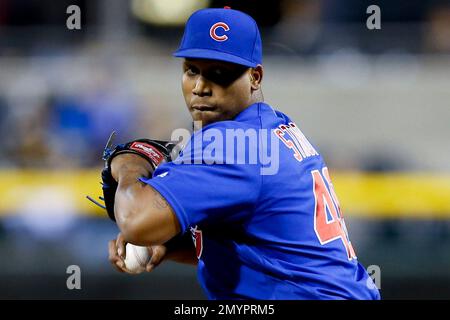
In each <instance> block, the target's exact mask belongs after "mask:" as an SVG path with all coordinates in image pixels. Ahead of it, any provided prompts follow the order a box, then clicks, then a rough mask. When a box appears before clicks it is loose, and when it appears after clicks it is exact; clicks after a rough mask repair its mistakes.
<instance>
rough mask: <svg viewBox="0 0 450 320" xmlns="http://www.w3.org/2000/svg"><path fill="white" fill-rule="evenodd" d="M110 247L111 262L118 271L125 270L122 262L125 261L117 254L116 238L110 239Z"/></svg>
mask: <svg viewBox="0 0 450 320" xmlns="http://www.w3.org/2000/svg"><path fill="white" fill-rule="evenodd" d="M108 247H109V257H108V259H109V262H111V264H112V265H113V267H114V268H115V269H116V270H117V271H119V272H124V271H123V270H122V268H121V264H123V261H122V259H120V257H119V256H118V255H117V247H116V241H115V240H111V241H109V243H108ZM123 266H124V265H123Z"/></svg>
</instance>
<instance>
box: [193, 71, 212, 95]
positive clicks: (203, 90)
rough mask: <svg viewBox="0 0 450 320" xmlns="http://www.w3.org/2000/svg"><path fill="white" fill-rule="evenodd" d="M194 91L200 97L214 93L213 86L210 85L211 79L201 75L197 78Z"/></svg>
mask: <svg viewBox="0 0 450 320" xmlns="http://www.w3.org/2000/svg"><path fill="white" fill-rule="evenodd" d="M192 93H193V94H195V95H197V96H200V97H203V96H210V95H211V94H212V90H211V86H210V85H209V81H208V80H207V79H205V78H204V77H203V76H201V75H199V76H198V77H197V79H196V80H195V83H194V88H193V89H192Z"/></svg>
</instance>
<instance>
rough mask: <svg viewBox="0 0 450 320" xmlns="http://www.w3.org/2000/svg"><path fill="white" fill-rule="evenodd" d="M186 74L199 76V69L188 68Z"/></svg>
mask: <svg viewBox="0 0 450 320" xmlns="http://www.w3.org/2000/svg"><path fill="white" fill-rule="evenodd" d="M185 72H186V74H187V75H188V76H195V75H197V74H198V69H197V68H195V67H193V66H187V67H186V70H185Z"/></svg>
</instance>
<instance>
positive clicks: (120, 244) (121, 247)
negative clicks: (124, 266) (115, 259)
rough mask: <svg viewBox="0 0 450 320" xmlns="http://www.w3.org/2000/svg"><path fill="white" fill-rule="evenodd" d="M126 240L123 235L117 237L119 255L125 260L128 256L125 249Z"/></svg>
mask: <svg viewBox="0 0 450 320" xmlns="http://www.w3.org/2000/svg"><path fill="white" fill-rule="evenodd" d="M125 245H126V243H125V240H124V239H123V236H122V233H119V234H118V235H117V239H116V247H117V253H118V254H119V256H120V257H121V258H122V259H125V256H126V251H125V250H126V249H125Z"/></svg>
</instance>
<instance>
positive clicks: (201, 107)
mask: <svg viewBox="0 0 450 320" xmlns="http://www.w3.org/2000/svg"><path fill="white" fill-rule="evenodd" d="M192 109H193V110H197V111H200V112H207V111H210V112H212V111H216V110H217V108H216V107H214V106H208V105H198V104H196V105H193V106H192Z"/></svg>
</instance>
